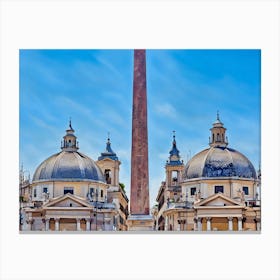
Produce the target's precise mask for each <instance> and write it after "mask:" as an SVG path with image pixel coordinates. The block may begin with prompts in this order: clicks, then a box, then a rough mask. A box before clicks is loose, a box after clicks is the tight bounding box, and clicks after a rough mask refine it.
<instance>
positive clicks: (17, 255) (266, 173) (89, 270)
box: [0, 0, 280, 280]
mask: <svg viewBox="0 0 280 280" xmlns="http://www.w3.org/2000/svg"><path fill="white" fill-rule="evenodd" d="M0 4H1V34H0V35H1V60H0V61H1V83H0V86H1V99H0V102H1V103H0V104H1V111H0V113H1V143H0V144H1V185H0V199H1V204H0V207H1V208H0V215H1V244H0V245H1V246H0V248H1V253H0V254H1V268H0V271H1V274H0V275H1V279H30V280H31V279H93V278H94V279H151V278H152V279H186V278H187V279H254V280H255V279H279V277H280V273H279V236H280V235H279V221H280V219H279V213H280V211H279V175H278V172H279V77H280V75H279V49H280V45H279V34H280V30H279V2H278V1H277V0H274V1H273V0H259V1H253V0H244V1H236V0H235V1H232V0H227V1H212V0H211V1H210V0H208V1H202V0H199V1H156V0H155V1H150V2H148V1H107V0H105V1H78V0H76V1H51V0H49V1H45V0H43V1H26V0H19V1H16V0H2V2H0ZM21 48H73V49H75V48H95V49H100V48H127V49H131V48H147V49H148V48H166V49H167V48H180V49H182V48H185V49H198V48H200V49H209V48H231V49H232V48H256V49H261V50H262V233H261V234H259V235H247V234H246V235H227V234H225V235H220V234H219V235H174V236H172V235H137V234H136V235H129V234H126V235H34V234H32V235H19V233H18V219H17V217H18V216H17V215H18V201H17V200H15V199H14V197H17V191H18V188H17V185H18V173H17V172H18V167H19V163H18V138H19V137H18V136H19V135H18V128H19V127H18V126H19V123H18V108H19V103H18V92H19V90H18V50H19V49H21Z"/></svg>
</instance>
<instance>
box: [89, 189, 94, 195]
mask: <svg viewBox="0 0 280 280" xmlns="http://www.w3.org/2000/svg"><path fill="white" fill-rule="evenodd" d="M89 193H90V195H92V196H93V195H94V188H89Z"/></svg>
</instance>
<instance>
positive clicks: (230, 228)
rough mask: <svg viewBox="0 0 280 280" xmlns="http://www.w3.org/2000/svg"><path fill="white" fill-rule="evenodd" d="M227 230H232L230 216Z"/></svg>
mask: <svg viewBox="0 0 280 280" xmlns="http://www.w3.org/2000/svg"><path fill="white" fill-rule="evenodd" d="M228 230H229V231H232V230H233V225H232V217H228Z"/></svg>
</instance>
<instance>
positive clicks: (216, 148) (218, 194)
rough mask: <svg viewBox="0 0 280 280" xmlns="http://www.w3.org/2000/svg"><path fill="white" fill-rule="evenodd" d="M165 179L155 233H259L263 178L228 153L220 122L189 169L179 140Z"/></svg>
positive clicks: (242, 159)
mask: <svg viewBox="0 0 280 280" xmlns="http://www.w3.org/2000/svg"><path fill="white" fill-rule="evenodd" d="M173 137H174V139H173V143H172V149H171V151H170V156H169V160H168V161H167V162H166V165H165V169H166V179H165V181H163V182H162V184H161V186H160V188H159V191H158V195H157V198H156V200H157V203H158V206H157V209H156V211H154V213H155V214H154V215H155V228H156V229H157V230H164V231H246V230H251V231H260V230H261V207H260V206H261V203H260V188H261V174H260V171H258V173H257V172H256V171H255V168H254V167H253V165H252V163H251V162H250V161H249V159H247V158H246V157H245V156H244V155H243V154H241V153H240V152H238V151H236V150H234V149H232V148H229V147H228V139H227V137H226V128H225V127H224V125H223V123H222V122H221V121H220V118H219V114H217V120H216V121H215V122H214V123H213V127H212V128H211V136H210V137H209V146H210V147H209V148H207V149H205V150H203V151H201V152H199V153H198V154H196V155H195V156H193V157H192V158H191V159H190V160H189V161H188V162H187V164H186V165H184V164H183V161H182V160H181V159H180V154H179V150H178V149H177V145H176V140H175V135H174V136H173Z"/></svg>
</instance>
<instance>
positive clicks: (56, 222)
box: [54, 218, 59, 231]
mask: <svg viewBox="0 0 280 280" xmlns="http://www.w3.org/2000/svg"><path fill="white" fill-rule="evenodd" d="M54 220H55V230H56V231H57V230H59V218H55V219H54Z"/></svg>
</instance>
